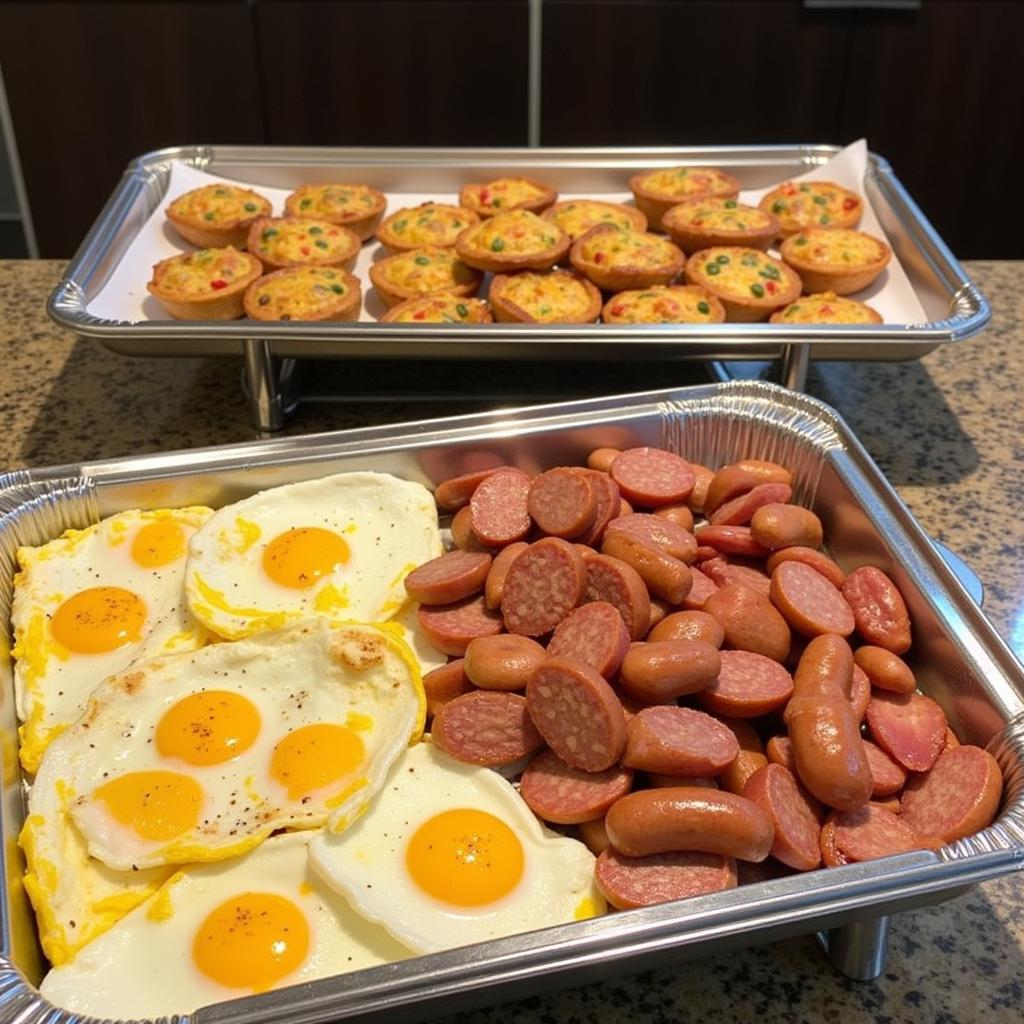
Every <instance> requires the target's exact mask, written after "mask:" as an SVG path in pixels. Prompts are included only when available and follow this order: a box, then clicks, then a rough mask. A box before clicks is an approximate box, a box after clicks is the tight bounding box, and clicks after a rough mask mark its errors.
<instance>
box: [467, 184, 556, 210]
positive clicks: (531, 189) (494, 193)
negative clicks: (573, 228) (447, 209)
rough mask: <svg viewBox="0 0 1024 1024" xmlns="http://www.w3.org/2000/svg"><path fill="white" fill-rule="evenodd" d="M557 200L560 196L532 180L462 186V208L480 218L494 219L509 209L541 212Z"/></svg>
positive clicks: (546, 186) (549, 187) (548, 186)
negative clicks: (497, 214) (496, 215)
mask: <svg viewBox="0 0 1024 1024" xmlns="http://www.w3.org/2000/svg"><path fill="white" fill-rule="evenodd" d="M557 198H558V193H557V192H556V191H555V190H554V189H553V188H551V186H550V185H545V184H544V183H543V182H541V181H534V180H533V179H532V178H495V180H494V181H488V182H487V183H486V184H484V185H478V184H470V185H463V186H462V188H461V189H460V190H459V205H460V206H464V207H465V208H466V209H467V210H472V211H473V212H474V213H476V214H479V216H481V217H493V216H494V215H495V214H496V213H507V212H508V211H509V210H530V211H531V212H533V213H540V211H541V210H544V209H546V208H547V207H549V206H550V205H551V204H552V203H553V202H554V201H555V200H556V199H557Z"/></svg>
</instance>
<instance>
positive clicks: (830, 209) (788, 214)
mask: <svg viewBox="0 0 1024 1024" xmlns="http://www.w3.org/2000/svg"><path fill="white" fill-rule="evenodd" d="M757 205H758V206H760V207H761V209H762V210H767V211H768V212H769V213H771V214H773V215H774V216H776V217H778V218H779V229H780V232H781V234H782V236H783V237H784V238H785V237H788V236H789V235H792V234H793V233H794V232H797V231H800V230H801V229H802V228H807V227H820V228H855V227H856V226H857V225H858V224H859V223H860V218H861V214H862V213H863V212H864V201H863V200H862V199H861V197H860V196H859V195H857V193H856V192H851V191H850V190H849V189H845V188H843V187H842V186H841V185H836V184H835V183H834V182H831V181H784V182H783V183H782V184H781V185H779V186H778V188H773V189H772V190H771V192H768V193H767V194H766V195H765V196H763V197H762V199H761V201H760V202H759V203H758V204H757Z"/></svg>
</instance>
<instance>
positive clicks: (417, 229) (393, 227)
mask: <svg viewBox="0 0 1024 1024" xmlns="http://www.w3.org/2000/svg"><path fill="white" fill-rule="evenodd" d="M479 223H480V218H479V217H478V216H477V215H476V214H475V213H474V212H473V211H472V210H467V209H465V208H463V207H461V206H448V205H446V204H444V203H421V204H420V205H419V206H407V207H404V208H403V209H401V210H399V211H398V212H397V213H393V214H391V216H390V217H388V219H387V220H385V221H384V223H383V224H381V226H380V228H378V230H377V238H378V239H379V240H380V242H381V244H382V245H383V246H385V248H387V250H388V251H389V252H407V251H408V250H409V249H420V248H422V247H423V246H424V245H436V246H440V247H441V248H445V247H446V246H449V245H454V244H455V239H456V238H458V237H459V235H460V234H461V233H462V232H463V231H465V230H466V228H469V227H472V226H473V225H474V224H479Z"/></svg>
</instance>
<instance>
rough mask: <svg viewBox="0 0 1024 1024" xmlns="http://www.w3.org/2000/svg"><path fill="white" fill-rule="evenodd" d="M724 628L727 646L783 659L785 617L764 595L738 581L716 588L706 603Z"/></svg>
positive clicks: (786, 645)
mask: <svg viewBox="0 0 1024 1024" xmlns="http://www.w3.org/2000/svg"><path fill="white" fill-rule="evenodd" d="M704 611H706V612H707V613H708V614H709V615H713V616H714V617H715V618H716V619H717V620H718V622H719V623H720V624H721V626H722V629H723V630H724V631H725V643H726V646H727V647H734V648H737V649H739V650H741V651H754V652H755V653H756V654H763V655H764V656H765V657H766V658H771V659H772V661H785V660H786V655H787V654H788V653H789V642H790V633H789V626H788V624H787V623H786V620H785V619H784V618H783V617H782V615H780V614H779V612H778V611H777V610H776V609H775V607H774V606H773V605H772V604H771V602H770V601H768V600H767V599H766V598H764V597H762V596H761V595H760V594H758V593H755V592H754V591H753V590H751V589H750V588H749V587H745V586H743V585H742V584H740V583H729V584H727V585H726V586H724V587H719V589H718V590H716V591H715V592H714V593H713V594H712V595H711V596H710V597H709V598H708V599H707V600H706V601H705V602H704Z"/></svg>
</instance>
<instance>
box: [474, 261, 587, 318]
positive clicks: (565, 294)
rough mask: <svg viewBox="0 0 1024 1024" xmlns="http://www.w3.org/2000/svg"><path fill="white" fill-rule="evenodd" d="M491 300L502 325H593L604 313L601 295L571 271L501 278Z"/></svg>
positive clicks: (493, 282)
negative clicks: (602, 311)
mask: <svg viewBox="0 0 1024 1024" xmlns="http://www.w3.org/2000/svg"><path fill="white" fill-rule="evenodd" d="M490 298H491V306H492V307H493V309H494V318H495V319H496V320H497V321H498V322H499V323H521V324H591V323H593V322H594V321H595V320H596V319H597V314H598V313H600V312H601V293H600V292H599V291H598V290H597V289H596V288H595V287H594V286H593V285H592V284H591V283H590V282H589V281H588V280H586V278H583V277H580V276H579V275H578V274H574V273H573V272H572V271H571V270H549V271H546V272H542V273H537V272H534V271H527V272H526V273H523V274H498V275H497V276H496V277H495V278H494V280H493V281H492V282H491V294H490Z"/></svg>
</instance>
